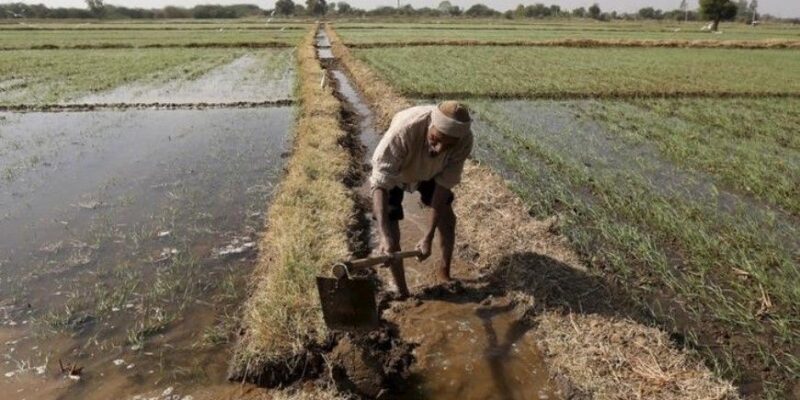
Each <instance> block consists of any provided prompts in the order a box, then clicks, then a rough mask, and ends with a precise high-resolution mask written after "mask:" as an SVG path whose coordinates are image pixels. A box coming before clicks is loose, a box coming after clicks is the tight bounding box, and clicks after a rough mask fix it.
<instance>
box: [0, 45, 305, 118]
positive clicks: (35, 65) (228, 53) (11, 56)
mask: <svg viewBox="0 0 800 400" xmlns="http://www.w3.org/2000/svg"><path fill="white" fill-rule="evenodd" d="M274 51H276V52H277V53H276V54H283V56H282V57H283V58H286V57H290V54H291V51H290V50H274ZM246 52H247V51H246V50H243V49H242V50H238V49H146V50H136V49H120V50H91V51H77V50H47V51H44V50H13V51H6V52H3V56H4V57H0V104H3V105H9V104H19V103H24V104H47V103H54V102H61V101H66V100H68V99H70V98H74V97H76V96H79V95H83V94H89V93H92V92H97V91H101V90H106V89H110V88H113V87H116V86H119V85H122V84H125V83H131V82H133V81H139V80H147V81H152V82H165V81H167V80H170V79H177V78H186V79H191V78H193V77H197V76H200V75H201V74H203V73H205V72H207V71H208V70H210V69H212V68H214V67H217V66H220V65H222V64H225V63H228V62H230V61H232V60H233V59H234V58H236V57H238V56H241V55H243V54H245V53H246Z"/></svg>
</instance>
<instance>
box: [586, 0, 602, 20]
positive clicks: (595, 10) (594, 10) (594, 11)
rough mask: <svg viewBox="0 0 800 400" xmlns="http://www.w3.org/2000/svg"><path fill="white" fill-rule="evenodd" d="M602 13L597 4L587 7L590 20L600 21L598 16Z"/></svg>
mask: <svg viewBox="0 0 800 400" xmlns="http://www.w3.org/2000/svg"><path fill="white" fill-rule="evenodd" d="M602 13H603V12H602V11H601V10H600V5H599V4H597V3H594V4H592V6H591V7H589V17H591V18H594V19H600V15H601V14H602Z"/></svg>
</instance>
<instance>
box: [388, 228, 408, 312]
mask: <svg viewBox="0 0 800 400" xmlns="http://www.w3.org/2000/svg"><path fill="white" fill-rule="evenodd" d="M388 228H389V231H390V233H389V236H390V240H391V242H390V243H389V252H390V253H396V252H398V251H400V222H399V221H389V227H388ZM389 268H390V269H391V271H392V277H394V283H395V284H396V285H397V291H398V292H399V293H400V296H401V297H403V298H405V297H408V296H409V295H410V293H409V291H408V285H407V284H406V270H405V267H404V266H403V259H402V258H398V259H395V260H394V261H392V265H390V267H389Z"/></svg>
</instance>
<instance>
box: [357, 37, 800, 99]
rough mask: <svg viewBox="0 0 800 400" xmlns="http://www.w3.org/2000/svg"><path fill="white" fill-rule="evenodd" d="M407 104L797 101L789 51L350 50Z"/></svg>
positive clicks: (795, 57) (794, 57) (797, 64)
mask: <svg viewBox="0 0 800 400" xmlns="http://www.w3.org/2000/svg"><path fill="white" fill-rule="evenodd" d="M355 54H356V56H357V57H359V58H361V59H362V60H364V61H366V62H367V63H368V64H370V65H371V66H372V67H373V68H375V69H376V70H377V71H378V72H379V73H380V74H382V75H383V77H384V78H385V79H386V80H387V81H389V82H392V84H393V85H395V87H397V88H398V89H400V90H401V91H402V92H404V93H405V94H407V95H411V96H423V97H426V96H439V95H441V94H443V93H445V94H457V95H463V96H498V97H528V96H530V97H543V98H564V97H573V96H615V95H622V96H628V95H639V94H641V95H648V94H675V93H690V94H714V93H718V94H719V93H792V94H800V79H797V78H798V75H797V71H800V52H798V51H792V50H732V49H724V50H723V49H661V48H602V49H599V48H598V49H593V48H560V47H535V48H530V47H491V46H474V47H469V48H464V47H459V46H435V47H413V48H382V49H358V50H355Z"/></svg>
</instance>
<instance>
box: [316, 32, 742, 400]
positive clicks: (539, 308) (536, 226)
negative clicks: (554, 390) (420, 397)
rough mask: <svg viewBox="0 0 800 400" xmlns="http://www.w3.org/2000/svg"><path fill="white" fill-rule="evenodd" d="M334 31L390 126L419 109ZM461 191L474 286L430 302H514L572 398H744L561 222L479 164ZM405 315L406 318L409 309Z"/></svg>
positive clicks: (467, 275) (464, 253)
mask: <svg viewBox="0 0 800 400" xmlns="http://www.w3.org/2000/svg"><path fill="white" fill-rule="evenodd" d="M326 30H327V32H328V36H329V37H330V40H331V44H332V48H333V53H334V55H335V57H336V58H337V59H338V60H339V62H340V64H341V65H342V66H343V67H345V68H346V69H347V71H348V72H349V74H350V76H351V77H352V78H353V80H354V81H355V82H356V84H357V86H358V87H359V89H360V90H361V91H362V93H363V94H364V96H365V97H366V98H367V100H368V101H369V102H370V103H371V105H372V107H373V110H374V111H375V113H376V114H377V116H378V123H379V125H380V126H382V127H386V126H387V125H388V122H389V121H390V119H391V117H392V116H393V115H394V113H396V112H397V111H399V110H401V109H403V108H406V107H408V106H410V105H411V103H410V102H409V101H408V100H407V99H404V98H403V97H401V96H399V95H398V94H397V92H396V91H395V90H394V89H393V88H392V87H391V86H390V85H388V84H387V83H386V82H384V81H382V80H381V79H380V78H379V77H378V76H377V75H376V74H375V72H374V71H372V70H371V69H370V68H369V67H367V66H366V65H365V64H364V63H362V62H361V61H359V60H357V59H356V58H354V57H353V56H352V55H351V54H350V52H349V50H348V49H347V48H346V47H345V46H344V45H342V42H341V40H340V39H339V38H338V36H337V35H336V33H335V32H334V31H333V30H332V29H331V28H330V27H327V28H326ZM455 192H456V198H457V201H456V202H455V205H454V207H455V209H456V214H457V215H458V216H459V228H458V244H457V247H458V253H459V254H458V255H459V257H460V259H461V260H462V262H463V264H464V265H468V266H470V268H468V269H467V270H463V269H462V270H459V269H455V272H456V277H457V278H460V279H463V280H464V281H465V282H466V283H465V284H463V285H457V286H456V287H455V288H453V287H439V288H433V289H429V290H427V291H425V292H424V293H423V294H422V295H421V297H422V298H429V297H426V296H428V294H431V293H432V294H433V296H434V297H438V298H441V297H442V296H445V297H446V296H453V295H455V296H464V295H468V296H469V295H470V293H471V295H472V296H473V297H474V299H480V298H484V301H485V299H486V297H487V296H492V295H494V296H503V297H506V298H509V299H511V304H513V307H514V309H515V312H516V313H518V314H520V315H521V316H522V317H521V318H522V319H521V320H520V321H522V322H524V323H525V324H527V326H528V327H529V329H530V331H531V332H532V334H533V335H534V336H535V338H536V342H537V343H538V346H539V348H541V350H542V352H543V353H544V356H545V361H546V363H547V368H548V369H549V371H550V375H551V376H552V381H553V382H554V384H555V385H556V386H557V387H558V392H559V394H560V395H561V396H563V397H565V398H592V397H595V398H610V399H633V398H662V399H701V398H702V399H707V398H715V399H733V398H737V397H738V396H737V394H736V391H735V389H734V388H733V386H732V385H731V384H730V383H729V382H726V381H723V380H721V379H719V378H717V377H715V376H713V374H712V373H711V372H710V371H709V369H708V368H707V367H706V366H704V365H703V363H702V361H700V359H699V358H698V356H697V355H696V354H693V353H692V352H691V351H688V350H684V349H679V348H678V347H676V345H675V344H674V343H673V342H672V341H671V340H670V339H669V337H668V335H667V334H666V333H664V332H662V331H660V330H658V329H656V328H652V327H649V326H648V320H647V318H646V316H645V315H644V314H643V313H642V312H641V311H640V310H637V309H636V308H635V307H634V306H632V305H631V302H630V301H628V300H627V298H628V297H627V296H626V293H624V291H622V290H619V289H617V288H614V287H612V286H610V285H609V284H607V282H605V281H604V280H603V279H601V278H599V277H598V276H597V275H595V274H593V273H591V271H588V270H587V269H586V268H585V266H584V265H583V264H582V263H581V262H580V258H579V257H578V255H577V254H576V253H575V252H574V251H573V250H572V249H570V247H569V246H568V243H567V241H566V239H565V238H564V237H562V236H560V235H559V234H558V219H557V217H553V218H551V219H549V220H544V221H541V220H535V219H533V218H531V217H530V216H529V214H528V212H527V210H526V207H525V206H524V204H523V203H522V201H521V200H520V199H519V198H518V197H517V196H516V195H514V194H513V193H512V192H511V191H510V190H509V189H508V187H507V186H506V184H505V182H504V181H503V180H502V179H501V178H500V177H499V176H497V175H496V174H495V173H493V172H492V171H490V170H489V169H487V168H486V167H483V166H481V165H479V164H478V163H476V162H469V163H468V165H467V167H466V169H465V176H464V180H463V183H462V184H461V185H460V186H459V187H458V188H457V189H456V191H455ZM437 291H439V293H437ZM442 291H444V292H442ZM448 292H451V294H448ZM426 293H427V294H426ZM459 293H460V294H459ZM465 293H466V294H465ZM397 311H398V312H399V313H400V314H401V315H402V313H403V310H402V308H401V309H398V310H397Z"/></svg>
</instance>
